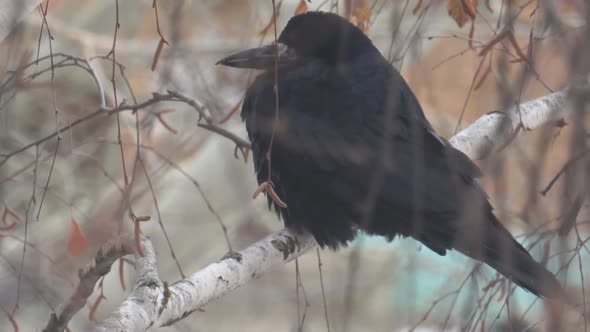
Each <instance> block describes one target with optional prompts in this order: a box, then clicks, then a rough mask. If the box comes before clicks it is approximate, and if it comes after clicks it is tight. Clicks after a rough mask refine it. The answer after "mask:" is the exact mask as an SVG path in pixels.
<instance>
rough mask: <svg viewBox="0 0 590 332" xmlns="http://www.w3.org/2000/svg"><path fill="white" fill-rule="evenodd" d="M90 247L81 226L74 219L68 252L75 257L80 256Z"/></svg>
mask: <svg viewBox="0 0 590 332" xmlns="http://www.w3.org/2000/svg"><path fill="white" fill-rule="evenodd" d="M87 245H88V240H86V237H85V236H84V234H82V231H81V230H80V226H79V225H78V222H77V221H76V219H74V218H72V229H71V230H70V240H69V242H68V251H69V252H70V254H72V255H73V256H75V257H78V256H80V254H82V251H84V249H86V246H87Z"/></svg>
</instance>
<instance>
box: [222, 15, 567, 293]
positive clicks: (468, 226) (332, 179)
mask: <svg viewBox="0 0 590 332" xmlns="http://www.w3.org/2000/svg"><path fill="white" fill-rule="evenodd" d="M276 54H278V55H279V57H278V58H276V57H275V55H276ZM275 60H276V62H277V63H276V65H277V68H278V73H277V83H278V87H277V89H278V114H279V121H278V122H277V125H276V126H275V132H274V140H273V143H272V151H271V154H270V156H271V158H270V159H271V163H270V165H271V166H270V171H271V178H270V179H271V183H272V185H273V188H274V192H275V193H276V195H278V197H279V198H280V199H281V200H282V201H284V202H285V203H286V206H285V205H283V204H281V202H279V201H278V200H276V199H274V200H273V199H272V198H271V197H270V196H271V195H268V194H267V197H268V202H269V208H270V206H271V205H274V208H275V209H276V210H277V213H278V214H279V216H280V217H282V219H283V220H284V222H285V224H286V226H287V227H290V228H292V229H295V230H299V231H301V230H306V231H309V232H310V233H311V234H313V236H314V237H315V239H316V240H317V242H318V244H319V245H320V246H322V247H324V246H328V247H331V248H337V247H339V246H341V245H346V243H347V242H348V241H350V240H352V239H353V238H354V237H355V235H356V233H357V231H358V230H362V231H364V232H366V233H368V234H377V235H382V236H385V237H386V238H388V239H389V240H392V239H393V238H394V237H395V236H396V235H400V236H404V237H407V236H411V237H413V238H415V239H416V240H418V241H420V242H422V243H423V244H424V245H425V246H427V247H428V248H430V249H432V250H433V251H435V252H436V253H438V254H440V255H445V254H446V252H447V250H451V249H455V250H457V251H459V252H461V253H463V254H465V255H467V256H469V257H471V258H474V259H476V260H479V261H482V262H485V263H487V264H488V265H490V266H491V267H493V268H494V269H496V270H497V271H498V272H500V273H501V274H503V275H504V276H506V277H508V278H510V279H511V280H512V281H513V282H515V283H516V284H518V285H520V286H521V287H523V288H525V289H527V290H529V291H531V292H532V293H534V294H536V295H538V296H547V297H555V296H557V295H558V294H562V289H561V287H560V285H559V283H558V282H557V280H556V279H555V277H554V276H553V274H551V273H550V272H549V271H548V270H546V269H545V267H543V266H542V265H541V264H539V263H537V262H536V261H535V260H534V259H533V258H532V257H531V255H530V254H529V253H528V252H527V250H526V249H525V248H524V247H522V246H521V245H520V244H519V243H518V242H516V240H515V239H514V238H513V237H512V235H511V234H510V233H509V232H508V231H507V230H506V228H504V226H503V225H502V224H501V223H500V222H499V220H498V219H497V218H496V217H495V216H494V214H493V213H492V206H491V205H490V203H489V202H488V200H487V196H486V194H485V192H484V191H483V190H482V189H481V187H480V186H479V185H478V183H477V182H476V180H475V178H477V177H479V176H480V171H479V169H478V167H477V166H476V165H475V164H474V163H473V162H472V161H471V160H470V159H469V158H468V157H467V156H465V155H464V154H463V153H462V152H460V151H458V150H456V149H454V148H453V147H452V146H451V145H450V144H449V143H448V142H447V141H446V140H445V139H444V138H442V137H440V136H438V135H437V134H436V132H435V131H434V129H433V128H432V126H431V125H430V123H429V122H428V120H427V119H426V117H425V116H424V112H423V111H422V108H421V107H420V104H419V103H418V100H417V99H416V97H415V96H414V94H413V93H412V91H411V90H410V88H409V86H408V85H407V83H406V82H405V81H404V79H403V78H402V77H401V75H400V73H399V72H398V71H397V70H396V69H395V68H394V67H393V66H392V65H391V64H390V63H389V62H388V61H387V60H386V59H385V58H384V57H383V56H382V55H381V54H380V53H379V51H378V50H377V48H375V46H374V45H373V43H372V42H371V40H370V39H369V38H368V37H366V36H365V35H364V33H363V32H362V31H361V30H359V29H358V28H357V27H355V26H354V25H353V24H351V23H349V22H348V21H347V20H345V19H344V18H341V17H340V16H338V15H335V14H330V13H321V12H308V13H305V14H302V15H297V16H294V17H293V18H291V20H290V21H289V22H288V24H287V26H286V27H285V29H284V30H283V31H282V33H281V35H280V37H279V38H278V41H277V45H276V46H275V44H274V43H272V44H270V45H267V46H264V47H261V48H255V49H250V50H246V51H243V52H239V53H236V54H233V55H230V56H228V57H226V58H224V59H222V60H221V61H219V64H223V65H226V66H231V67H239V68H256V69H261V70H263V72H262V73H261V74H260V75H259V76H258V77H257V78H256V80H255V81H254V82H253V83H252V85H251V86H250V87H249V88H248V91H247V93H246V97H245V100H244V104H243V106H242V112H241V115H242V119H243V120H244V121H245V122H246V129H247V131H248V136H249V138H250V141H251V143H252V152H253V159H254V166H255V170H256V174H257V178H258V182H259V183H260V184H263V183H265V182H266V181H267V179H268V172H269V163H268V160H267V156H268V155H269V154H268V150H269V147H270V145H271V136H272V134H273V122H274V119H275V111H276V107H275V106H276V104H275V103H276V99H275V97H276V96H275V93H274V84H275Z"/></svg>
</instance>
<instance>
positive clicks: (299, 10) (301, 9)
mask: <svg viewBox="0 0 590 332" xmlns="http://www.w3.org/2000/svg"><path fill="white" fill-rule="evenodd" d="M305 12H307V2H305V0H299V4H298V5H297V8H296V9H295V15H299V14H303V13H305Z"/></svg>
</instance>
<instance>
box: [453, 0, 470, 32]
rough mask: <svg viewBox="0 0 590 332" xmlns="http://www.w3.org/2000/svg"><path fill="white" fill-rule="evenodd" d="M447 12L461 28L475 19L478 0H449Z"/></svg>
mask: <svg viewBox="0 0 590 332" xmlns="http://www.w3.org/2000/svg"><path fill="white" fill-rule="evenodd" d="M447 10H448V11H449V16H451V18H453V19H454V20H455V22H457V25H458V26H459V27H460V28H461V27H463V25H465V23H467V22H469V21H470V20H474V19H475V14H476V13H477V0H447Z"/></svg>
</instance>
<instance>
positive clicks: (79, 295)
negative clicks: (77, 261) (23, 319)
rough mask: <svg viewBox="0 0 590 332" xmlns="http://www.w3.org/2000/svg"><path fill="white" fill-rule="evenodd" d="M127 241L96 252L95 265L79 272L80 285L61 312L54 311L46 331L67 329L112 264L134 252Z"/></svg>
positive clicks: (131, 241) (130, 241)
mask: <svg viewBox="0 0 590 332" xmlns="http://www.w3.org/2000/svg"><path fill="white" fill-rule="evenodd" d="M126 243H127V242H125V241H123V242H122V243H116V244H110V245H108V246H105V247H104V248H102V249H101V250H99V252H98V253H97V254H96V258H94V264H93V265H91V266H89V267H87V268H86V269H85V270H80V271H79V272H78V277H79V279H80V282H79V283H78V287H76V290H75V291H74V294H72V296H71V297H70V299H69V300H68V301H67V302H66V303H65V304H63V305H62V307H61V308H60V309H59V314H57V313H53V314H52V315H51V318H50V319H49V322H48V323H47V326H45V328H44V329H43V331H44V332H53V331H63V330H65V329H66V327H67V325H68V322H69V321H70V319H72V317H74V315H75V314H76V313H77V312H78V311H80V309H82V308H83V307H84V306H85V305H86V301H87V300H88V297H90V295H92V292H93V291H94V287H95V286H96V283H97V282H98V280H99V279H100V278H102V277H103V276H105V275H106V274H107V273H109V271H110V270H111V265H113V263H114V262H115V261H117V260H118V259H119V258H121V257H123V256H125V255H127V254H130V253H132V252H133V249H132V246H130V245H126ZM128 243H133V240H132V239H130V240H129V241H128Z"/></svg>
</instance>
